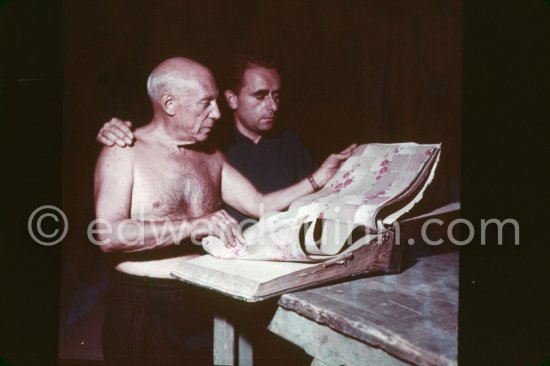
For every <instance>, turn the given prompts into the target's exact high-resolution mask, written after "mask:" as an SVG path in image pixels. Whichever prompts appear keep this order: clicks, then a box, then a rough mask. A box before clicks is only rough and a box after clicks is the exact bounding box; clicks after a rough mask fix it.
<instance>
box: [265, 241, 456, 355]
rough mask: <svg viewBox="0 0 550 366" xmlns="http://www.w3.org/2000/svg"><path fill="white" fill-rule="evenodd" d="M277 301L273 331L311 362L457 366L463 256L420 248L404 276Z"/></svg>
mask: <svg viewBox="0 0 550 366" xmlns="http://www.w3.org/2000/svg"><path fill="white" fill-rule="evenodd" d="M408 249H409V248H408ZM278 304H279V308H278V309H277V311H276V313H275V316H274V317H273V319H272V320H271V323H270V324H269V329H270V330H271V331H272V332H274V333H275V334H277V335H279V336H281V337H283V338H285V339H287V340H288V341H290V342H292V343H294V344H296V345H298V346H299V347H301V348H302V349H304V351H305V352H307V353H308V354H310V355H311V356H313V357H314V362H313V363H312V365H325V364H328V365H342V364H345V365H403V364H409V363H411V364H419V365H456V363H457V360H456V359H457V330H458V325H457V323H458V251H452V252H446V253H438V254H436V253H433V252H430V251H425V250H424V251H423V250H422V249H419V250H417V251H416V254H413V255H412V256H411V258H409V264H408V268H406V269H405V270H404V271H403V272H402V273H400V274H397V275H388V276H378V277H369V278H360V279H356V280H352V281H349V282H344V283H339V284H336V285H332V286H324V287H319V288H315V289H311V290H306V291H300V292H295V293H291V294H286V295H283V296H282V297H281V298H280V299H279V302H278Z"/></svg>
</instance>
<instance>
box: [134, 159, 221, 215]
mask: <svg viewBox="0 0 550 366" xmlns="http://www.w3.org/2000/svg"><path fill="white" fill-rule="evenodd" d="M220 182H221V164H220V162H219V161H218V159H216V158H215V157H214V156H212V155H209V154H203V153H197V152H181V153H167V152H165V151H155V150H153V149H151V150H150V151H147V153H146V154H140V155H139V159H138V161H136V162H135V164H134V185H133V188H132V208H131V211H132V212H131V216H132V217H135V218H139V217H142V218H144V219H166V218H172V219H182V218H193V217H199V216H202V215H204V214H207V213H210V212H213V211H215V210H217V209H219V207H220V204H221V198H220Z"/></svg>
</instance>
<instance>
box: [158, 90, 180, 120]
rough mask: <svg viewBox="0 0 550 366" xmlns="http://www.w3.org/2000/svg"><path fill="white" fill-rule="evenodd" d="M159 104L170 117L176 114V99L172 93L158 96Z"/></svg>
mask: <svg viewBox="0 0 550 366" xmlns="http://www.w3.org/2000/svg"><path fill="white" fill-rule="evenodd" d="M160 105H161V106H162V109H163V110H164V112H166V114H168V115H169V116H171V117H172V116H174V115H175V114H176V100H175V98H174V96H173V95H172V94H163V95H162V97H161V98H160Z"/></svg>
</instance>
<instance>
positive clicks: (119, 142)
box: [103, 130, 127, 147]
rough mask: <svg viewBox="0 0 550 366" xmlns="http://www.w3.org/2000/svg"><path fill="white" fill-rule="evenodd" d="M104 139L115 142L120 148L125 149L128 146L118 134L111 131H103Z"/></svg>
mask: <svg viewBox="0 0 550 366" xmlns="http://www.w3.org/2000/svg"><path fill="white" fill-rule="evenodd" d="M103 138H104V139H107V140H109V141H112V142H114V143H115V144H117V145H118V146H120V147H125V146H126V145H127V143H126V142H125V141H123V140H122V139H121V138H120V137H118V135H117V134H115V133H114V132H112V131H110V130H107V131H103ZM109 146H112V145H109Z"/></svg>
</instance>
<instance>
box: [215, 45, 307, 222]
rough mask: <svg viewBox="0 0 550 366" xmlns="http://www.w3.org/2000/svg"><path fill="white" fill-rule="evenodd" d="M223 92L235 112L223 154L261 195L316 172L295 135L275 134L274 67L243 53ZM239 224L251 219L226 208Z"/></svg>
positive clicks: (277, 79)
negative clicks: (227, 144) (231, 133)
mask: <svg viewBox="0 0 550 366" xmlns="http://www.w3.org/2000/svg"><path fill="white" fill-rule="evenodd" d="M231 75H232V79H231V80H230V81H229V83H228V85H227V89H226V90H225V92H224V96H225V99H226V101H227V104H228V106H229V108H231V109H232V110H233V122H234V132H233V135H234V136H233V141H232V143H231V144H230V145H229V147H228V148H227V149H226V151H225V156H226V158H227V160H228V161H229V163H230V164H232V165H233V166H234V167H235V168H237V170H239V171H240V172H241V174H243V175H244V176H245V177H247V178H248V179H249V180H250V181H251V182H252V183H253V184H254V186H255V187H256V189H257V190H258V191H260V192H262V193H269V192H273V191H277V190H279V189H281V188H284V187H288V186H289V185H291V184H294V183H296V182H298V181H300V180H302V179H304V178H305V177H306V176H307V175H308V174H311V173H312V172H313V170H314V167H315V166H314V163H313V160H312V159H311V156H310V155H309V152H308V151H307V150H306V148H305V147H304V146H303V144H302V142H301V141H300V139H299V137H298V135H296V133H294V132H293V131H289V130H286V131H283V132H282V133H278V132H275V131H274V126H275V121H276V118H277V111H278V109H279V102H280V91H281V77H280V75H279V72H278V71H277V69H276V68H275V65H274V64H273V63H272V62H270V61H267V60H265V59H263V58H261V57H257V56H247V55H240V56H237V57H236V58H235V60H234V63H233V69H232V71H231ZM227 211H228V213H229V214H230V215H231V216H233V217H234V218H235V219H237V221H239V222H242V221H243V220H245V219H247V216H245V215H243V214H242V213H240V212H239V211H237V210H235V209H233V208H231V207H227Z"/></svg>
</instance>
